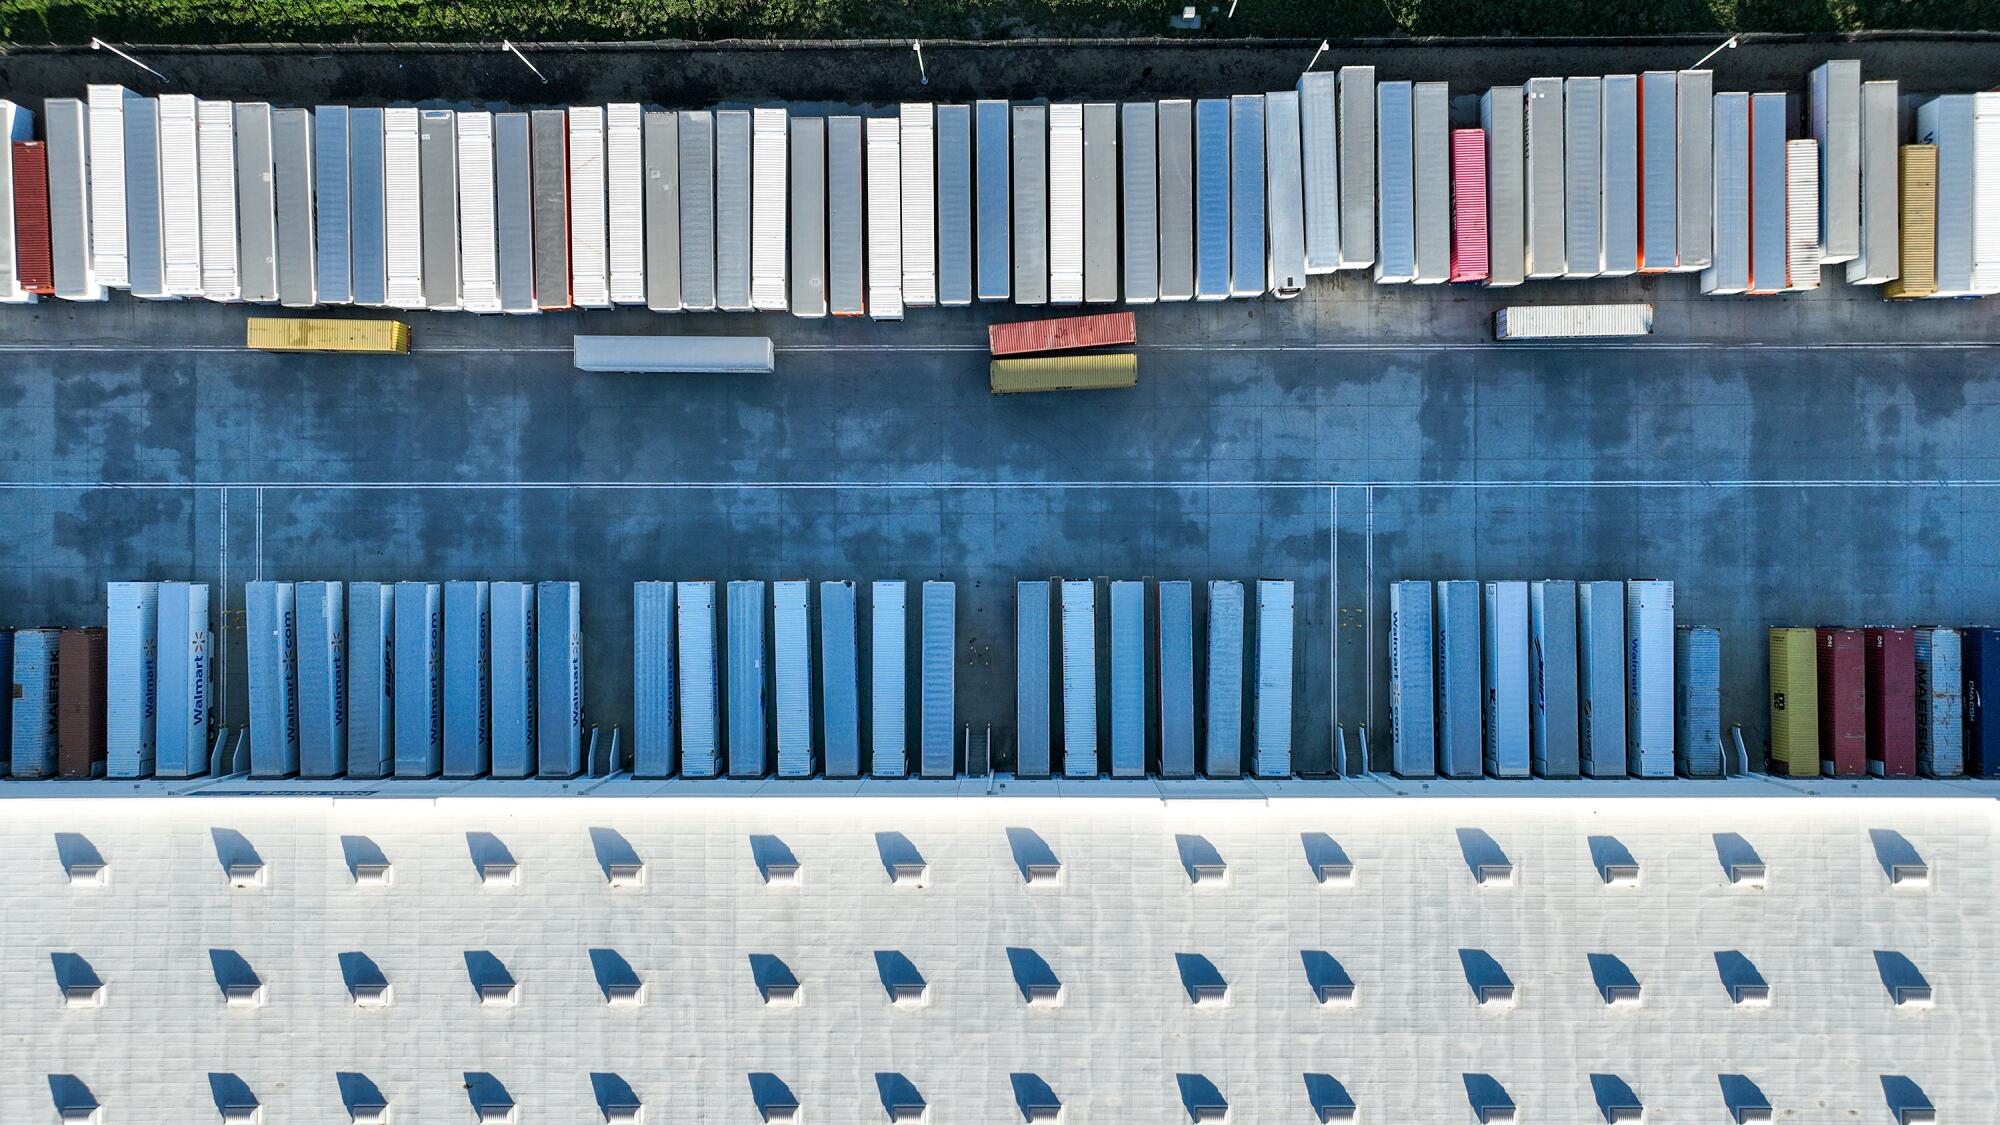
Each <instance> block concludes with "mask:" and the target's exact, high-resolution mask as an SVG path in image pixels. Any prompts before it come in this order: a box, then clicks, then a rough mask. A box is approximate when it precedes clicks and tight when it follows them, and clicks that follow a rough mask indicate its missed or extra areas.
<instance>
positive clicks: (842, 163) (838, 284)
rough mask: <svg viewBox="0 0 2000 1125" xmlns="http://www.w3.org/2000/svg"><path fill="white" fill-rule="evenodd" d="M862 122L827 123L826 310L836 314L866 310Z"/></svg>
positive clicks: (843, 119) (842, 119)
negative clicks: (863, 260)
mask: <svg viewBox="0 0 2000 1125" xmlns="http://www.w3.org/2000/svg"><path fill="white" fill-rule="evenodd" d="M861 149H862V140H861V119H860V118H859V117H830V118H828V119H827V122H826V204H827V210H826V216H827V218H826V234H827V289H826V294H827V307H828V309H829V310H830V311H831V312H832V313H833V315H835V316H860V315H862V314H863V313H864V312H866V311H867V303H868V302H867V296H866V294H867V287H866V283H865V281H864V280H863V274H862V268H861V263H862V254H863V251H862V231H863V227H862V221H861V215H862V211H863V209H864V208H865V206H866V203H867V191H866V188H865V187H864V186H863V184H862V176H861V168H862V158H861Z"/></svg>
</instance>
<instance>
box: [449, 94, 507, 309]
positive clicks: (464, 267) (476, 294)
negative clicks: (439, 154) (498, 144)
mask: <svg viewBox="0 0 2000 1125" xmlns="http://www.w3.org/2000/svg"><path fill="white" fill-rule="evenodd" d="M493 183H494V181H493V115H492V114H491V113H486V112H483V111H482V112H476V113H475V112H472V111H464V112H461V113H460V114H459V115H458V240H459V266H458V279H459V280H458V283H459V286H460V287H461V289H462V290H463V297H462V300H463V303H464V306H465V311H467V312H476V313H489V312H499V311H501V309H500V266H499V227H498V220H497V218H496V216H495V211H494V188H493Z"/></svg>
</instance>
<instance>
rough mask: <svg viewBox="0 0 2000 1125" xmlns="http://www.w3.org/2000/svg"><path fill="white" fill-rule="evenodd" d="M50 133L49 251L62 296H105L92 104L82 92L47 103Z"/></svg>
mask: <svg viewBox="0 0 2000 1125" xmlns="http://www.w3.org/2000/svg"><path fill="white" fill-rule="evenodd" d="M42 115H43V116H42V128H43V130H44V133H43V136H45V137H47V138H48V142H47V143H48V158H49V253H50V263H49V264H50V265H51V266H53V267H54V270H55V283H56V296H57V297H59V298H61V299H63V300H65V301H102V300H104V299H105V292H104V286H102V285H100V284H99V283H98V281H97V274H96V271H95V269H94V268H93V264H92V261H93V260H92V258H91V253H90V171H89V168H90V110H89V108H88V107H86V106H85V105H84V103H83V102H82V101H81V100H80V99H77V98H50V99H48V100H47V101H45V102H43V103H42Z"/></svg>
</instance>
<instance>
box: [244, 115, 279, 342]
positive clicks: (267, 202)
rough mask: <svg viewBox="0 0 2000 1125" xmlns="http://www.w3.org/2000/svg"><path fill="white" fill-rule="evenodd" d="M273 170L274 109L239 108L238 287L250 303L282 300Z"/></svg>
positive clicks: (276, 201)
mask: <svg viewBox="0 0 2000 1125" xmlns="http://www.w3.org/2000/svg"><path fill="white" fill-rule="evenodd" d="M271 176H272V168H271V106H270V104H269V103H267V102H237V103H236V227H237V271H236V273H237V281H238V284H239V285H240V286H241V295H242V298H243V299H244V300H245V301H249V302H252V303H253V304H263V303H269V302H271V301H275V300H277V299H278V217H277V209H278V199H277V193H276V191H275V190H274V187H273V184H272V180H271Z"/></svg>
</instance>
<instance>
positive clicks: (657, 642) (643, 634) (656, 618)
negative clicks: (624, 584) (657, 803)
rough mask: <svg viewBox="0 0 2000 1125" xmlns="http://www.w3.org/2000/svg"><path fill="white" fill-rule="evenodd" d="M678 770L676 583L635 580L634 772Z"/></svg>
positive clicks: (653, 775)
mask: <svg viewBox="0 0 2000 1125" xmlns="http://www.w3.org/2000/svg"><path fill="white" fill-rule="evenodd" d="M675 269H676V272H678V269H679V263H678V262H676V263H675ZM673 772H674V584H673V583H671V582H634V583H632V776H634V777H644V778H657V777H671V776H673Z"/></svg>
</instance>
